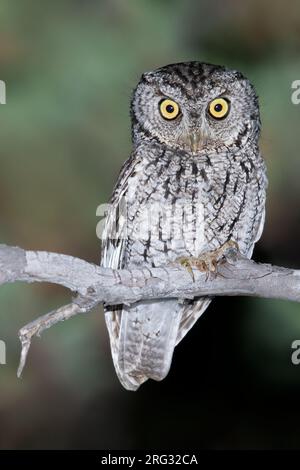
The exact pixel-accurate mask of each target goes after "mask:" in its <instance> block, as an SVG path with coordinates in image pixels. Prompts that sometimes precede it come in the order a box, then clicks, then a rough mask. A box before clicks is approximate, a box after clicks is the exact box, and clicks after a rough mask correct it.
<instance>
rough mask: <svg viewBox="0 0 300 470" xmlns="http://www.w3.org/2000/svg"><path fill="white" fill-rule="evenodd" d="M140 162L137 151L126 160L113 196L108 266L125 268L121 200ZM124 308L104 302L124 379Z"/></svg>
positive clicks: (105, 255)
mask: <svg viewBox="0 0 300 470" xmlns="http://www.w3.org/2000/svg"><path fill="white" fill-rule="evenodd" d="M138 163H140V160H139V159H138V158H136V156H135V155H132V156H131V157H130V158H129V159H128V160H127V161H126V162H125V163H124V165H123V167H122V169H121V172H120V175H119V178H118V180H117V183H116V186H115V188H114V191H113V195H112V198H111V200H110V206H109V210H108V212H107V215H106V220H105V227H104V231H103V233H102V243H101V261H100V265H101V266H103V267H105V268H112V269H121V268H122V267H123V263H124V250H125V246H126V214H124V213H122V210H120V204H121V202H122V200H124V198H125V196H126V192H127V189H128V179H129V178H130V176H131V175H132V174H133V172H134V171H135V168H136V165H137V164H138ZM122 311H123V305H113V306H104V313H105V322H106V326H107V329H108V333H109V339H110V347H111V353H112V359H113V363H114V366H115V370H116V373H117V375H118V377H119V379H120V380H121V371H120V367H119V342H120V326H121V316H122ZM121 381H122V380H121Z"/></svg>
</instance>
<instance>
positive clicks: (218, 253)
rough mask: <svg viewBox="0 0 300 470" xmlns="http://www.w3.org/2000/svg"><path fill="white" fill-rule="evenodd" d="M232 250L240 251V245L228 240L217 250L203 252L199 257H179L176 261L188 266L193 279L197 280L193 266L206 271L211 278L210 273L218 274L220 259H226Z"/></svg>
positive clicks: (185, 266)
mask: <svg viewBox="0 0 300 470" xmlns="http://www.w3.org/2000/svg"><path fill="white" fill-rule="evenodd" d="M232 251H234V252H238V251H239V247H238V244H237V243H236V242H235V241H233V240H229V241H228V242H226V243H224V245H222V246H220V248H217V249H216V250H212V251H207V252H206V253H202V254H201V255H200V256H198V257H197V258H195V257H190V258H185V257H181V258H178V259H177V260H176V262H177V263H179V264H181V266H183V267H184V268H186V269H187V271H188V272H189V273H190V275H191V276H192V279H193V281H195V277H194V273H193V268H196V269H198V270H199V271H202V272H206V273H207V278H209V276H210V275H217V273H218V265H219V263H220V261H222V260H224V259H226V255H227V253H230V252H232Z"/></svg>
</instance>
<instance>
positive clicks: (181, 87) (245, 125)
mask: <svg viewBox="0 0 300 470" xmlns="http://www.w3.org/2000/svg"><path fill="white" fill-rule="evenodd" d="M132 117H133V139H134V141H135V142H143V143H145V141H147V140H148V141H150V140H151V139H152V140H153V139H154V140H156V141H158V142H159V143H162V144H164V145H167V146H168V147H170V148H173V149H180V150H184V151H186V152H188V153H190V152H191V153H193V154H204V153H216V150H217V151H218V152H221V151H223V150H224V151H225V152H227V151H228V149H231V148H232V149H236V148H241V147H242V146H244V145H246V144H247V142H249V141H257V139H258V136H259V129H260V119H259V108H258V103H257V97H256V94H255V91H254V89H253V87H252V85H251V84H250V82H249V81H248V80H247V79H246V78H245V77H243V76H242V75H241V74H240V73H239V72H236V71H234V70H228V69H225V68H224V67H220V66H213V65H209V64H201V63H198V62H195V63H186V64H174V65H169V66H166V67H162V68H161V69H157V70H156V71H153V72H148V73H146V74H144V75H143V77H142V79H141V81H140V83H139V85H138V86H137V88H136V90H135V93H134V95H133V100H132Z"/></svg>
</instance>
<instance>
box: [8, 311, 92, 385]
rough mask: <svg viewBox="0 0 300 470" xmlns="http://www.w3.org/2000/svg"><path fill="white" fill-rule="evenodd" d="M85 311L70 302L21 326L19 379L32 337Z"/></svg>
mask: <svg viewBox="0 0 300 470" xmlns="http://www.w3.org/2000/svg"><path fill="white" fill-rule="evenodd" d="M87 305H88V303H87ZM86 311H87V310H86V308H85V307H84V305H78V304H76V303H74V302H72V303H70V304H67V305H64V306H63V307H60V308H59V309H57V310H53V311H52V312H49V313H47V314H46V315H43V316H41V317H38V318H37V319H36V320H34V321H32V322H31V323H28V324H27V325H25V326H23V328H21V329H20V330H19V339H20V341H21V345H22V350H21V357H20V363H19V367H18V372H17V376H18V377H21V375H22V371H23V369H24V366H25V363H26V359H27V355H28V352H29V348H30V345H31V340H32V338H33V336H40V335H41V333H42V332H43V331H44V330H47V329H48V328H50V327H51V326H53V325H55V324H56V323H58V322H60V321H65V320H68V319H69V318H72V317H74V316H75V315H78V314H79V313H85V312H86Z"/></svg>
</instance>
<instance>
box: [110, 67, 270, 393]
mask: <svg viewBox="0 0 300 470" xmlns="http://www.w3.org/2000/svg"><path fill="white" fill-rule="evenodd" d="M131 118H132V140H133V150H132V153H131V156H130V157H129V159H128V160H127V161H126V162H125V164H124V166H123V168H122V170H121V173H120V176H119V179H118V182H117V184H116V187H115V189H114V192H113V196H112V199H111V206H110V209H109V211H108V214H107V218H106V222H105V230H104V233H103V241H102V260H101V264H102V266H104V267H110V268H116V269H117V268H125V267H135V266H145V267H147V266H150V267H152V266H155V267H157V266H162V265H167V264H169V263H170V262H175V261H176V260H178V259H179V258H181V259H182V258H186V259H188V258H190V257H191V258H199V259H201V256H202V257H205V253H206V252H208V251H210V252H211V251H213V250H217V251H218V249H220V247H222V246H224V244H226V243H227V242H229V241H233V242H236V243H237V244H238V247H239V250H240V252H241V253H242V254H243V255H245V256H247V257H249V258H250V257H251V256H252V251H253V247H254V244H255V242H256V241H257V240H258V239H259V238H260V235H261V233H262V229H263V225H264V216H265V192H266V186H267V178H266V169H265V164H264V161H263V159H262V156H261V154H260V151H259V148H258V139H259V134H260V116H259V106H258V99H257V96H256V93H255V91H254V88H253V86H252V85H251V84H250V82H249V81H248V80H247V79H246V78H245V77H244V76H243V75H242V74H241V73H239V72H237V71H234V70H228V69H227V68H225V67H222V66H217V65H211V64H204V63H200V62H188V63H180V64H173V65H167V66H165V67H162V68H159V69H157V70H154V71H151V72H147V73H145V74H143V75H142V77H141V80H140V82H139V83H138V85H137V87H136V89H135V91H134V93H133V98H132V102H131ZM209 302H210V299H208V298H199V299H196V300H194V301H187V302H186V303H183V304H182V303H179V302H178V301H177V300H165V301H164V300H159V301H141V302H139V303H137V304H135V305H131V306H126V305H117V306H113V307H106V308H105V319H106V324H107V328H108V331H109V336H110V344H111V350H112V356H113V361H114V365H115V369H116V372H117V374H118V377H119V379H120V381H121V383H122V384H123V386H124V387H125V388H126V389H129V390H136V389H137V388H138V387H139V386H140V385H141V384H142V383H143V382H145V381H146V380H147V379H148V378H151V379H154V380H161V379H163V378H164V377H165V376H166V375H167V373H168V371H169V368H170V364H171V361H172V355H173V351H174V348H175V346H176V344H178V343H179V341H181V339H182V338H183V337H184V336H185V335H186V333H187V332H188V331H189V329H190V328H191V327H192V326H193V325H194V323H195V322H196V320H197V319H198V318H199V317H200V315H201V314H202V313H203V312H204V311H205V309H206V308H207V306H208V305H209Z"/></svg>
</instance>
